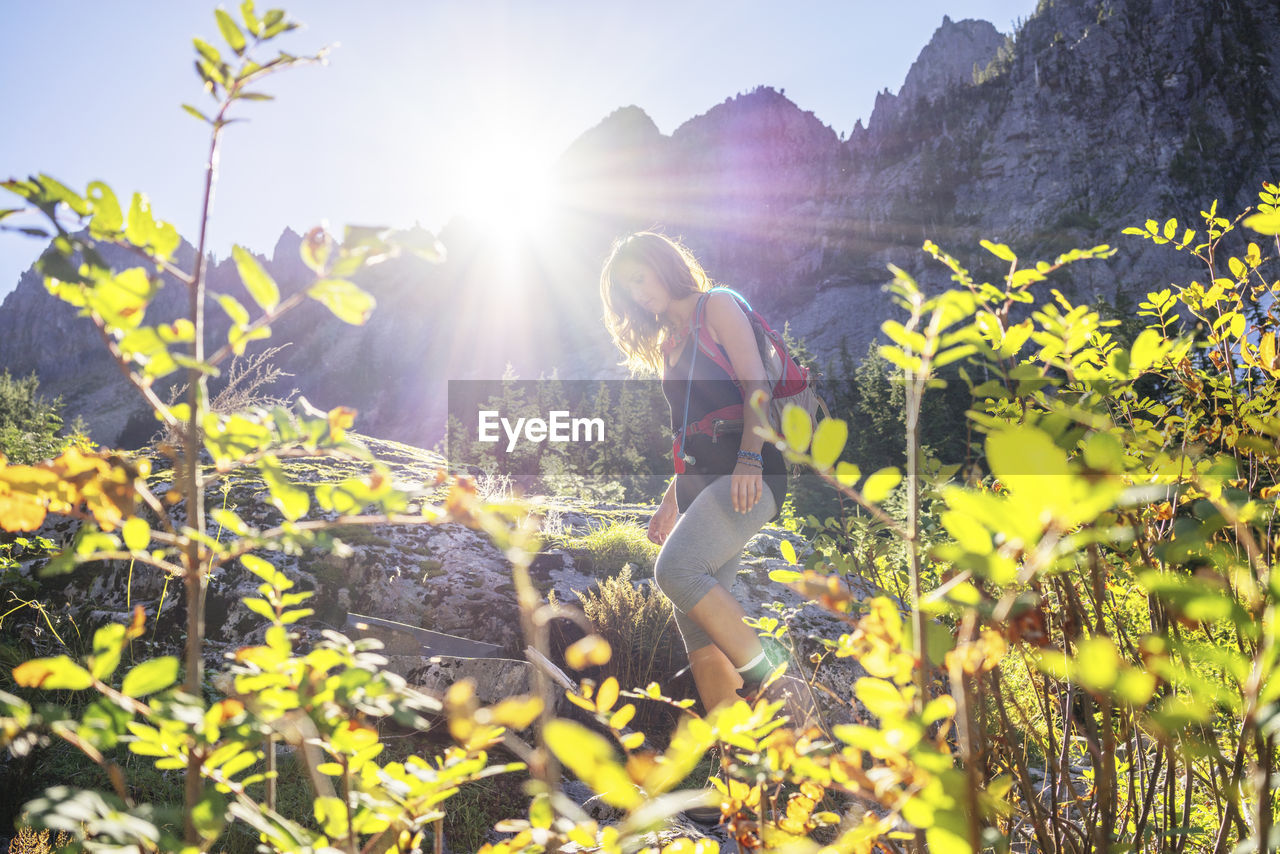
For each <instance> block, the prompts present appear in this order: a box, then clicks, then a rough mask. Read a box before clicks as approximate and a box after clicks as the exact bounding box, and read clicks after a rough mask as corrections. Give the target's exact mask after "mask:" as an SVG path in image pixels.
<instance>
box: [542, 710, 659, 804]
mask: <svg viewBox="0 0 1280 854" xmlns="http://www.w3.org/2000/svg"><path fill="white" fill-rule="evenodd" d="M542 735H543V738H544V740H545V741H546V744H547V747H549V748H550V749H551V752H552V753H554V754H555V755H556V758H557V759H559V760H560V761H561V762H562V763H564V765H565V767H567V768H568V769H569V770H570V771H572V772H573V773H574V774H575V775H576V776H577V777H578V779H579V780H581V781H582V782H584V783H586V784H587V785H588V786H590V787H591V789H592V790H593V791H595V792H596V793H597V794H599V795H600V798H601V800H603V801H604V802H605V803H607V804H609V805H611V806H615V807H618V808H620V809H633V808H635V807H638V806H640V805H641V804H643V803H644V801H645V798H644V795H643V794H642V793H641V792H640V790H639V789H637V788H636V786H635V784H634V783H632V782H631V778H630V777H629V776H628V775H627V772H626V771H625V770H623V767H622V765H621V764H619V762H618V760H617V756H616V754H615V753H614V752H613V748H612V747H610V746H609V742H608V741H606V740H605V739H604V738H603V737H602V736H599V735H597V734H596V733H594V732H592V731H591V730H589V729H587V728H586V727H584V726H582V725H581V724H576V723H574V722H573V721H568V720H565V719H563V718H555V719H553V720H551V721H548V722H547V725H546V726H545V727H544V728H543V730H542ZM641 737H642V738H643V735H641Z"/></svg>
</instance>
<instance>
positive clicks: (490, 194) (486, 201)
mask: <svg viewBox="0 0 1280 854" xmlns="http://www.w3.org/2000/svg"><path fill="white" fill-rule="evenodd" d="M456 186H457V194H458V198H459V210H458V212H459V213H460V214H462V215H463V216H465V217H466V218H467V219H469V220H472V221H474V222H477V223H479V224H481V225H482V226H483V227H484V228H485V229H486V230H488V231H491V232H492V233H493V236H494V237H495V238H499V239H501V240H504V241H505V240H513V241H514V240H520V239H523V238H526V237H528V236H529V235H530V233H531V232H533V231H534V230H536V229H537V228H538V226H539V225H541V224H542V223H543V222H544V221H545V220H546V219H547V217H548V215H549V214H550V212H551V207H552V203H553V192H552V181H551V175H550V170H549V167H548V165H547V164H546V163H544V162H540V161H538V160H537V159H536V158H534V157H531V156H530V155H529V154H528V153H527V152H525V151H524V150H522V149H520V148H517V147H515V146H504V147H492V148H487V149H484V150H481V151H477V152H474V153H472V154H471V155H470V156H469V157H468V158H467V159H466V160H465V161H464V162H463V163H462V164H461V165H460V169H459V172H458V177H457V185H456Z"/></svg>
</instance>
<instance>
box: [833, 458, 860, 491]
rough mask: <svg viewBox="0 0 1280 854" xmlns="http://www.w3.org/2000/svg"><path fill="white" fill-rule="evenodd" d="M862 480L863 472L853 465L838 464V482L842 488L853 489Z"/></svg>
mask: <svg viewBox="0 0 1280 854" xmlns="http://www.w3.org/2000/svg"><path fill="white" fill-rule="evenodd" d="M861 479H862V470H861V469H860V468H858V467H857V466H856V465H854V464H853V463H846V462H839V463H836V481H837V482H838V483H839V484H840V485H841V486H848V487H853V486H855V485H856V484H857V483H858V481H859V480H861Z"/></svg>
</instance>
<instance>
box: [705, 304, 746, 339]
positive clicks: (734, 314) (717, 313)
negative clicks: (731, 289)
mask: <svg viewBox="0 0 1280 854" xmlns="http://www.w3.org/2000/svg"><path fill="white" fill-rule="evenodd" d="M707 327H708V328H709V329H710V330H711V337H712V338H713V339H714V340H715V342H716V343H717V344H720V345H723V344H724V337H725V335H732V334H734V333H735V332H740V331H742V330H744V329H745V330H746V331H747V332H750V331H751V321H749V320H748V319H747V316H746V314H745V313H743V311H742V307H741V306H740V305H738V300H737V299H736V298H735V297H734V296H733V294H731V293H728V292H726V291H713V292H711V293H709V294H708V295H707Z"/></svg>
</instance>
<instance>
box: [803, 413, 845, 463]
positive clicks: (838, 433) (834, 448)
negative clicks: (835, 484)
mask: <svg viewBox="0 0 1280 854" xmlns="http://www.w3.org/2000/svg"><path fill="white" fill-rule="evenodd" d="M848 439H849V425H847V424H846V423H845V422H844V421H842V420H841V419H839V418H826V419H824V420H823V421H822V423H821V424H819V425H818V429H817V430H815V431H814V434H813V449H812V451H811V453H812V455H813V467H814V468H816V469H817V470H818V471H827V470H828V469H830V468H831V467H832V466H833V465H835V462H836V460H837V459H839V457H840V453H841V452H842V451H843V450H844V445H845V442H846V441H848Z"/></svg>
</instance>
